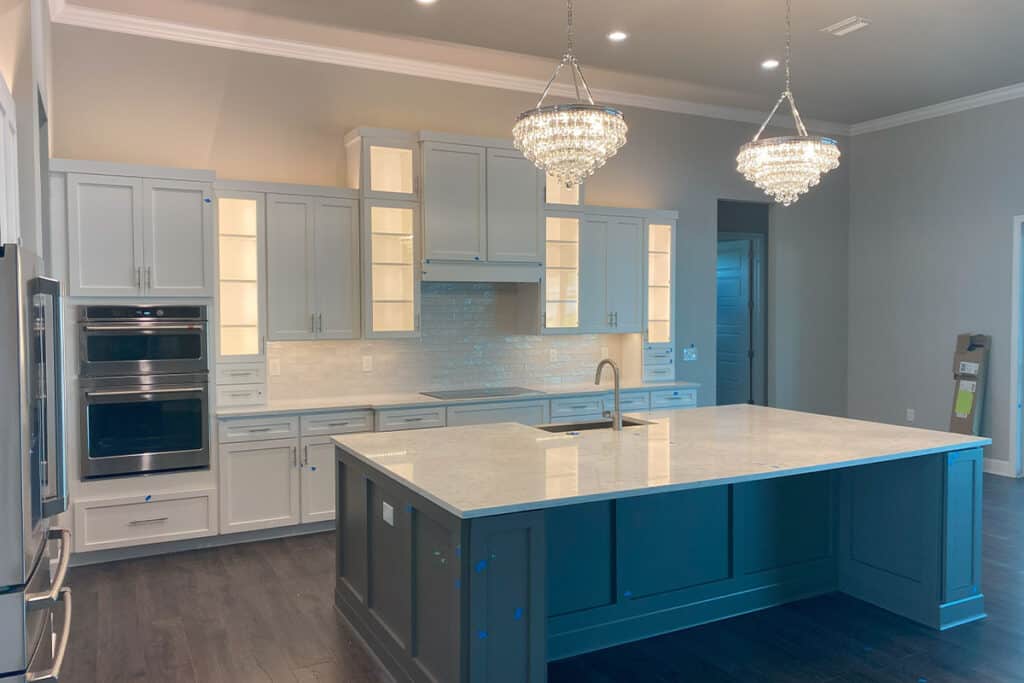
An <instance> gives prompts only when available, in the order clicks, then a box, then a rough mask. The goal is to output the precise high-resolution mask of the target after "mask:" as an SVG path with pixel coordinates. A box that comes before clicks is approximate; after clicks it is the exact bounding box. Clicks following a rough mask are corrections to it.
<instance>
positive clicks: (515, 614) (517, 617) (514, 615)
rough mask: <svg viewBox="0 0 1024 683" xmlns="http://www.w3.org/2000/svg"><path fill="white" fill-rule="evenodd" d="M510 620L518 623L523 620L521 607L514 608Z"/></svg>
mask: <svg viewBox="0 0 1024 683" xmlns="http://www.w3.org/2000/svg"><path fill="white" fill-rule="evenodd" d="M512 618H513V619H515V620H516V621H519V620H520V619H522V618H523V608H522V607H516V611H515V612H513V613H512Z"/></svg>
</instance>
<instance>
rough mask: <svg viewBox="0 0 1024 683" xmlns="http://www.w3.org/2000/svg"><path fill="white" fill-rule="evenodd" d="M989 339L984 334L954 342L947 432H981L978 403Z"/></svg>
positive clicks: (986, 360)
mask: <svg viewBox="0 0 1024 683" xmlns="http://www.w3.org/2000/svg"><path fill="white" fill-rule="evenodd" d="M991 346H992V337H990V336H988V335H984V334H961V335H958V336H957V338H956V353H954V354H953V379H954V387H953V410H952V411H951V412H950V416H949V431H951V432H956V433H957V434H977V433H978V431H979V430H980V429H981V411H982V404H983V401H982V399H983V398H984V396H985V377H986V375H987V373H988V353H989V347H991Z"/></svg>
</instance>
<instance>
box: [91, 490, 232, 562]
mask: <svg viewBox="0 0 1024 683" xmlns="http://www.w3.org/2000/svg"><path fill="white" fill-rule="evenodd" d="M74 511H75V515H74V519H75V533H74V536H73V537H74V539H75V552H79V553H81V552H90V551H94V550H108V549H110V548H123V547H127V546H133V545H144V544H147V543H164V542H167V541H181V540H185V539H188V538H200V537H202V536H213V535H215V534H216V533H217V491H216V490H215V489H202V490H197V491H181V492H173V493H152V494H144V495H135V496H124V497H120V498H103V499H92V500H80V501H77V502H76V503H75V505H74Z"/></svg>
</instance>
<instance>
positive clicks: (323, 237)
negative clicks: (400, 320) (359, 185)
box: [313, 198, 360, 339]
mask: <svg viewBox="0 0 1024 683" xmlns="http://www.w3.org/2000/svg"><path fill="white" fill-rule="evenodd" d="M313 247H314V250H313V276H314V279H315V281H316V288H315V289H314V304H315V306H314V307H315V309H316V313H317V316H318V317H317V338H319V339H356V338H358V337H359V334H360V329H359V203H358V202H357V201H356V200H353V199H325V198H321V199H318V200H317V204H316V221H315V223H314V238H313Z"/></svg>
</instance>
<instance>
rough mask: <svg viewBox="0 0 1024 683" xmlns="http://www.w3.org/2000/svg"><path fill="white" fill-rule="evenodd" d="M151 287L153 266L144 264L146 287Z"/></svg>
mask: <svg viewBox="0 0 1024 683" xmlns="http://www.w3.org/2000/svg"><path fill="white" fill-rule="evenodd" d="M152 288H153V266H146V289H152Z"/></svg>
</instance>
